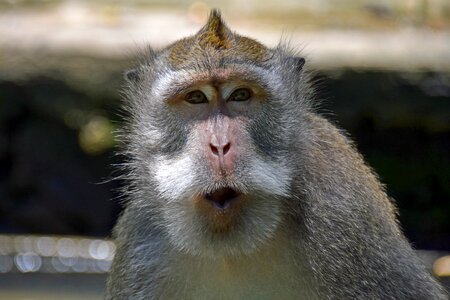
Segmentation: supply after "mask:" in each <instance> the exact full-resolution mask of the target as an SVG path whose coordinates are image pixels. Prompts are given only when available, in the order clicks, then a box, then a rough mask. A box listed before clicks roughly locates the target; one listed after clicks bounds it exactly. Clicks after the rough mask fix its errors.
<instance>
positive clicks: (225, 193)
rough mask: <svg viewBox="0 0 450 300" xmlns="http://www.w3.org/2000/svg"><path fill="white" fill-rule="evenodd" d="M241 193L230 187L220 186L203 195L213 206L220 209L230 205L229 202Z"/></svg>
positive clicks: (222, 209)
mask: <svg viewBox="0 0 450 300" xmlns="http://www.w3.org/2000/svg"><path fill="white" fill-rule="evenodd" d="M240 195H241V193H239V192H237V191H236V190H233V189H232V188H221V189H218V190H216V191H214V192H212V193H208V194H206V195H205V198H206V199H207V200H208V201H210V202H211V203H212V204H213V206H214V207H215V208H217V209H219V210H221V211H224V210H226V209H227V208H229V207H230V205H231V203H232V202H233V201H234V200H236V199H237V198H238V197H239V196H240Z"/></svg>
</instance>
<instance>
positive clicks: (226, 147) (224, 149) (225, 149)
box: [223, 143, 231, 155]
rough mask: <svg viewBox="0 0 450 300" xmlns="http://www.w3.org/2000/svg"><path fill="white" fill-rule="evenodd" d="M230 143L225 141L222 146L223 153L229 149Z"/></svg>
mask: <svg viewBox="0 0 450 300" xmlns="http://www.w3.org/2000/svg"><path fill="white" fill-rule="evenodd" d="M230 147H231V145H230V143H227V144H226V145H225V146H223V155H225V154H227V152H228V151H229V150H230Z"/></svg>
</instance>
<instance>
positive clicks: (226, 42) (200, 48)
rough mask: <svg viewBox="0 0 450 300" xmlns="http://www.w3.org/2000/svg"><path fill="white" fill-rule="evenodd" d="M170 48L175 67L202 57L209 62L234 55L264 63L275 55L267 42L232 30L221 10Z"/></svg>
mask: <svg viewBox="0 0 450 300" xmlns="http://www.w3.org/2000/svg"><path fill="white" fill-rule="evenodd" d="M166 51H167V52H168V56H167V58H168V62H169V64H171V66H172V67H173V68H183V67H185V66H186V65H189V64H191V63H196V62H199V61H201V60H204V61H205V62H207V64H211V63H212V62H219V61H224V60H230V59H232V60H241V61H246V62H252V63H255V64H261V63H264V62H266V61H267V60H269V59H270V57H271V55H272V54H271V51H270V50H269V49H268V48H267V47H265V46H264V45H263V44H261V43H259V42H257V41H256V40H253V39H251V38H248V37H245V36H241V35H239V34H237V33H235V32H233V31H231V30H230V29H229V28H228V26H227V25H226V24H225V23H224V22H223V20H222V17H221V16H220V12H219V11H218V10H212V11H211V13H210V15H209V18H208V21H207V22H206V24H205V26H203V28H201V29H200V31H199V32H197V33H196V34H195V35H193V36H191V37H188V38H184V39H181V40H179V41H177V42H175V43H173V44H172V45H170V46H168V47H167V48H166Z"/></svg>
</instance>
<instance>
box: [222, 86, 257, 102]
mask: <svg viewBox="0 0 450 300" xmlns="http://www.w3.org/2000/svg"><path fill="white" fill-rule="evenodd" d="M251 96H252V92H251V91H250V90H249V89H246V88H240V89H237V90H235V91H234V92H233V93H232V94H231V95H230V97H229V98H228V101H247V100H248V99H250V97H251Z"/></svg>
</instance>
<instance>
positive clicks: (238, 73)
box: [151, 64, 282, 97]
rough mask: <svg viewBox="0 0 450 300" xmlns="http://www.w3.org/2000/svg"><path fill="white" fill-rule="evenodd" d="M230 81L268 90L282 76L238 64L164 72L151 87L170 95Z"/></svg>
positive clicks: (279, 81)
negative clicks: (202, 85)
mask: <svg viewBox="0 0 450 300" xmlns="http://www.w3.org/2000/svg"><path fill="white" fill-rule="evenodd" d="M230 82H234V83H243V84H248V85H252V86H259V87H260V88H262V89H264V90H267V91H270V90H275V89H276V88H277V87H280V86H281V84H282V81H281V77H280V76H278V75H277V74H275V73H272V72H269V71H268V70H267V69H263V68H260V67H258V66H255V65H241V64H238V65H229V66H227V67H223V68H216V69H209V70H198V69H196V68H195V69H182V70H172V71H169V72H164V73H163V74H161V75H160V76H158V78H157V79H156V80H155V81H154V83H153V84H152V87H151V89H152V93H153V94H154V95H155V96H162V97H170V96H172V95H175V94H179V93H182V92H183V91H185V90H187V89H189V88H191V87H193V86H198V85H201V84H210V85H212V86H217V85H221V84H226V83H230ZM168 87H169V88H168Z"/></svg>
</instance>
